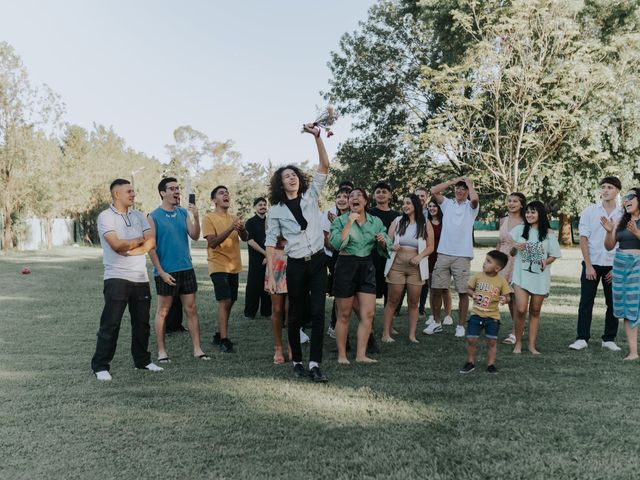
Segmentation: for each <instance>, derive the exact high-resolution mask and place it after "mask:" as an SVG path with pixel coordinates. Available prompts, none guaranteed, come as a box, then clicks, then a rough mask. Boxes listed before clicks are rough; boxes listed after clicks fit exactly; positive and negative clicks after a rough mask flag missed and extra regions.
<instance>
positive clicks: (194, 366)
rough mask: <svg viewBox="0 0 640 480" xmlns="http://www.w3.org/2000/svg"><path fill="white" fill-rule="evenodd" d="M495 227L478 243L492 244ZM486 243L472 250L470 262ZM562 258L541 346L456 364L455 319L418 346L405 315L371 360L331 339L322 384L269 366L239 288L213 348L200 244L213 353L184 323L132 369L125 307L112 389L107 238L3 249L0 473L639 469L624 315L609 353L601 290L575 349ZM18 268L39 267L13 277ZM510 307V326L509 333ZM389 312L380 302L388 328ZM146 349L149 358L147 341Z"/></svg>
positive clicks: (451, 474)
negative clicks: (228, 348)
mask: <svg viewBox="0 0 640 480" xmlns="http://www.w3.org/2000/svg"><path fill="white" fill-rule="evenodd" d="M486 235H488V234H484V232H483V235H482V236H481V237H482V238H480V239H478V241H480V242H481V243H483V242H484V244H485V245H489V244H490V243H491V239H490V238H489V239H488V238H487V237H486ZM486 251H487V248H484V247H483V248H478V249H477V251H476V259H475V261H474V270H475V271H477V270H478V269H479V266H480V264H481V261H482V259H483V253H484V252H486ZM244 253H246V252H244ZM563 254H564V258H563V259H562V260H560V261H558V262H556V263H555V264H554V265H553V284H552V292H551V296H550V297H549V298H548V299H547V300H546V301H545V305H544V306H543V310H542V321H541V331H540V337H539V342H538V346H539V349H540V350H541V351H542V353H543V355H542V356H541V357H539V358H534V357H532V356H531V355H529V354H523V355H521V356H514V355H513V354H511V353H510V348H509V347H508V346H505V345H500V346H499V348H498V363H497V366H498V368H499V374H498V375H497V376H491V375H489V374H487V373H485V372H484V368H479V369H478V370H477V371H476V372H473V373H472V374H469V375H464V376H463V375H460V374H459V373H458V369H459V368H460V367H461V366H462V364H463V363H464V359H465V352H464V342H463V341H462V340H460V339H456V338H454V336H453V328H452V327H448V330H445V333H442V334H438V335H435V336H432V337H425V336H422V338H421V343H420V344H418V345H412V344H410V343H409V342H408V341H406V340H405V336H406V332H407V325H406V312H405V311H404V310H403V314H402V316H401V317H399V318H398V320H397V321H396V328H397V329H398V330H399V331H400V333H401V335H400V336H399V337H398V341H397V342H396V343H395V344H392V345H383V346H382V353H381V354H380V355H378V359H379V360H380V363H379V364H377V365H372V366H359V365H356V364H355V363H352V365H351V366H349V367H339V366H338V365H337V363H336V353H335V344H333V341H332V340H330V339H328V337H325V338H326V342H325V362H324V364H323V370H324V371H325V372H326V373H327V375H328V376H329V379H330V383H328V384H327V385H313V384H311V383H308V382H306V381H296V380H295V379H293V378H292V376H291V367H290V365H286V366H276V365H273V364H272V363H271V357H272V355H273V351H272V338H271V330H270V328H271V327H270V322H269V321H267V320H266V319H256V320H250V321H249V320H244V319H243V318H242V305H243V302H244V298H243V297H242V293H243V292H242V291H241V297H240V300H239V304H238V305H237V306H236V307H235V309H234V314H233V317H232V320H231V338H232V339H233V340H234V341H236V342H237V350H238V352H237V353H236V354H235V355H222V354H220V353H218V352H217V351H216V350H215V349H214V348H213V346H212V345H211V344H210V340H211V337H212V335H213V332H214V314H215V308H216V306H215V300H214V299H213V289H212V286H211V282H210V280H209V278H208V277H207V274H206V259H205V252H204V250H203V249H202V248H201V246H199V247H198V248H196V249H194V261H195V264H196V270H197V274H198V278H199V280H200V284H199V292H198V305H199V310H200V314H201V325H202V338H203V344H204V346H205V351H207V352H212V354H213V360H212V361H211V362H197V361H195V360H193V359H192V357H191V348H190V341H189V337H188V335H184V334H183V335H179V336H173V337H171V338H169V339H168V351H169V354H170V355H171V357H172V359H173V362H172V363H171V364H170V365H168V367H166V368H165V371H164V372H162V373H159V374H152V373H149V372H140V371H135V370H134V369H133V364H132V360H131V356H130V353H129V341H130V338H131V336H130V326H129V323H128V317H127V316H125V319H124V321H123V324H122V329H121V332H120V342H119V348H118V351H117V353H116V357H115V360H114V363H113V366H112V370H111V372H112V374H113V381H112V382H109V383H100V382H98V381H96V380H95V378H94V376H93V375H92V373H91V370H90V359H91V356H92V354H93V350H94V347H95V333H96V330H97V327H98V321H99V316H100V312H101V308H102V302H103V300H102V263H101V251H100V249H92V248H71V247H69V248H62V249H56V250H53V251H51V252H40V253H16V254H11V255H5V256H0V287H1V288H0V453H1V458H2V460H1V461H0V478H2V479H36V478H43V479H58V478H60V479H74V478H79V479H92V478H99V479H111V478H114V479H115V478H118V479H130V478H136V479H143V478H144V479H146V478H159V479H165V478H166V479H173V478H179V479H198V478H243V479H262V478H265V479H273V478H310V479H316V478H331V479H343V478H397V479H408V478H429V479H467V478H527V479H529V478H540V479H549V478H562V479H573V478H576V479H578V478H580V479H591V478H603V479H604V478H615V479H623V478H625V479H626V478H629V479H631V478H638V476H639V475H640V472H639V470H640V469H639V468H638V464H636V463H635V461H634V460H633V458H635V454H634V453H633V452H634V451H636V448H637V443H638V440H637V438H638V431H640V413H639V412H638V410H636V408H637V405H638V392H639V388H638V380H639V379H640V366H639V365H638V363H636V362H633V363H626V362H623V361H622V358H623V356H624V355H625V354H626V342H625V339H624V334H623V332H622V325H621V328H620V335H619V336H618V343H619V344H620V345H621V346H623V347H624V349H623V352H621V353H620V354H616V353H611V352H608V351H604V350H603V349H601V348H600V346H599V336H600V335H601V333H602V330H603V323H604V322H603V314H604V308H603V302H602V300H601V299H599V300H598V303H597V306H596V308H595V319H594V325H593V328H592V335H593V338H594V340H593V341H592V345H591V348H589V349H587V350H586V351H582V352H570V351H569V350H568V349H567V346H568V345H569V343H571V342H572V341H573V340H574V337H575V326H576V311H577V304H578V299H579V282H578V272H579V251H578V250H577V249H567V250H564V251H563ZM245 264H246V262H245ZM25 265H28V266H29V267H30V268H31V270H32V272H33V273H32V274H31V275H21V274H20V270H21V269H22V267H23V266H25ZM241 281H242V279H241ZM241 289H242V283H241ZM152 290H153V287H152ZM154 296H155V291H154ZM154 304H155V301H154ZM454 305H455V300H454ZM327 306H329V303H328V304H327ZM153 313H154V308H152V316H153ZM502 313H503V329H502V332H501V337H502V334H506V333H507V330H508V329H509V328H510V327H511V320H510V318H509V315H508V311H507V310H506V309H504V310H503V312H502ZM381 317H382V310H381V308H379V309H378V312H377V319H378V320H377V324H378V330H379V328H380V324H381ZM352 328H355V320H353V321H352ZM378 333H379V332H378ZM352 338H355V337H353V336H352ZM150 347H151V352H152V357H153V358H154V359H155V358H156V355H157V351H156V348H155V337H154V336H152V338H151V346H150ZM304 350H305V352H308V347H304ZM305 354H306V353H305ZM479 363H480V366H481V367H482V366H484V347H483V348H481V349H480V362H479Z"/></svg>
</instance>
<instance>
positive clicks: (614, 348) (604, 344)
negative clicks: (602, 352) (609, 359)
mask: <svg viewBox="0 0 640 480" xmlns="http://www.w3.org/2000/svg"><path fill="white" fill-rule="evenodd" d="M602 348H607V349H609V350H611V351H612V352H619V351H620V350H622V349H621V348H620V347H619V346H618V345H616V342H614V341H610V342H602Z"/></svg>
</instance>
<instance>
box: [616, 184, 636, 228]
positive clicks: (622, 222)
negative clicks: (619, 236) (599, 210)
mask: <svg viewBox="0 0 640 480" xmlns="http://www.w3.org/2000/svg"><path fill="white" fill-rule="evenodd" d="M629 191H630V192H631V191H633V192H634V193H635V194H636V200H638V205H639V206H640V187H633V188H630V189H629ZM629 220H631V214H630V213H628V212H627V209H626V208H624V206H623V207H622V218H620V223H618V228H617V229H616V231H618V232H620V231H622V230H624V229H625V228H627V223H629Z"/></svg>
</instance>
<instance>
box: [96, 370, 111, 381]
mask: <svg viewBox="0 0 640 480" xmlns="http://www.w3.org/2000/svg"><path fill="white" fill-rule="evenodd" d="M94 373H95V376H96V378H97V379H98V380H100V381H102V382H108V381H110V380H111V374H110V373H109V372H107V371H106V370H100V371H99V372H94Z"/></svg>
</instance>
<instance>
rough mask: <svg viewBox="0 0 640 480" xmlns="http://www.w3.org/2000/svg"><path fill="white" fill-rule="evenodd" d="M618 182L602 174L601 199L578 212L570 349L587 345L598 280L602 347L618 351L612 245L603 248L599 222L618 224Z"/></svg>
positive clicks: (602, 229) (577, 348)
mask: <svg viewBox="0 0 640 480" xmlns="http://www.w3.org/2000/svg"><path fill="white" fill-rule="evenodd" d="M621 189H622V183H621V182H620V179H619V178H618V177H605V178H603V179H602V180H601V181H600V198H601V199H602V202H600V203H594V204H591V205H589V206H588V207H587V208H585V209H584V211H583V212H582V213H581V214H580V249H581V250H582V257H583V259H584V260H583V261H582V275H581V276H580V306H579V307H578V332H577V336H576V341H575V342H573V343H572V344H571V345H569V348H570V349H571V350H582V349H584V348H587V347H588V346H589V337H590V336H591V319H592V317H593V302H594V300H595V298H596V294H597V293H598V284H599V283H600V281H602V289H603V290H604V299H605V302H606V304H607V313H606V314H605V320H604V335H602V347H603V348H607V349H609V350H611V351H613V352H618V351H620V347H619V346H618V345H616V342H615V340H616V335H617V334H618V319H617V318H616V317H614V316H613V300H612V296H611V281H612V268H613V257H614V256H615V249H614V250H611V251H608V250H607V249H606V248H604V237H605V235H606V231H605V229H604V227H603V226H602V224H601V223H600V218H601V217H605V218H607V219H609V220H611V221H612V222H613V223H614V224H615V225H618V222H619V221H620V217H622V209H621V208H620V205H619V199H618V194H619V193H620V190H621Z"/></svg>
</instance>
